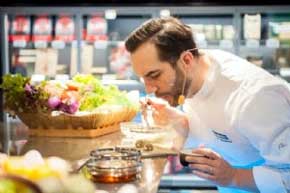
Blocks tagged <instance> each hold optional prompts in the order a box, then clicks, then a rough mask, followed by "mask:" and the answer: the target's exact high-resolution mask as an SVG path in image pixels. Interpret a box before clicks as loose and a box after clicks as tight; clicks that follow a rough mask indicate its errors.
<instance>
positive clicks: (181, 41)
mask: <svg viewBox="0 0 290 193" xmlns="http://www.w3.org/2000/svg"><path fill="white" fill-rule="evenodd" d="M149 41H150V42H151V43H153V44H154V45H155V46H156V48H157V51H158V56H159V59H160V60H161V61H167V62H169V63H170V64H171V65H172V67H175V65H176V61H177V60H178V58H179V56H180V54H181V53H182V52H183V51H185V50H188V49H193V48H196V44H195V42H194V40H193V34H192V31H191V28H190V27H189V26H187V25H185V24H183V23H182V22H181V21H180V20H178V19H176V18H173V17H167V18H155V19H150V20H149V21H146V22H145V23H143V24H142V25H141V26H140V27H138V28H137V29H136V30H134V31H133V32H132V33H131V34H130V35H129V36H128V38H127V40H126V42H125V46H126V49H127V50H128V51H129V52H131V53H133V52H135V51H136V50H137V49H138V48H139V47H140V46H141V45H142V44H143V43H145V42H149ZM191 52H192V54H193V55H194V56H198V55H199V54H198V50H197V49H195V50H193V51H191Z"/></svg>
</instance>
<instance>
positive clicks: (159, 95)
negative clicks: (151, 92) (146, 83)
mask: <svg viewBox="0 0 290 193" xmlns="http://www.w3.org/2000/svg"><path fill="white" fill-rule="evenodd" d="M168 95H169V96H171V95H172V93H171V92H164V93H155V96H156V97H163V96H168Z"/></svg>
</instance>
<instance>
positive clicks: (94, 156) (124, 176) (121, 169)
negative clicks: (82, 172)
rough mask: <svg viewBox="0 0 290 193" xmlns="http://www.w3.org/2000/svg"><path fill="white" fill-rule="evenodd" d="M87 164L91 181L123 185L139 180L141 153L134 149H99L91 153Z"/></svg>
mask: <svg viewBox="0 0 290 193" xmlns="http://www.w3.org/2000/svg"><path fill="white" fill-rule="evenodd" d="M90 157H91V158H90V160H89V161H88V163H87V168H88V172H89V173H90V175H91V180H92V181H94V182H99V183H124V182H130V181H134V180H137V179H139V178H140V172H141V166H142V163H141V152H140V151H139V150H137V149H135V148H123V147H115V148H101V149H96V150H93V151H91V153H90Z"/></svg>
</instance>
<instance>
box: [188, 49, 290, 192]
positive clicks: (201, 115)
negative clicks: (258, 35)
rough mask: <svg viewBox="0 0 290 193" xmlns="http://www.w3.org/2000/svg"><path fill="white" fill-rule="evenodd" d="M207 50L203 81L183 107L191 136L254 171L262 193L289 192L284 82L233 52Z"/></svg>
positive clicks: (288, 109)
mask: <svg viewBox="0 0 290 193" xmlns="http://www.w3.org/2000/svg"><path fill="white" fill-rule="evenodd" d="M206 52H207V53H208V54H209V55H210V57H211V61H212V64H211V66H210V68H209V72H208V75H207V79H206V80H205V82H204V84H203V86H202V88H201V89H200V91H198V93H196V94H195V95H194V96H193V97H192V98H188V99H186V100H185V104H184V106H183V109H184V111H185V112H186V114H187V115H188V118H189V125H190V135H191V138H193V139H194V141H195V142H196V143H197V144H204V145H205V146H206V147H209V148H212V149H213V150H215V151H216V152H218V153H219V154H221V155H222V156H223V158H224V159H225V160H226V161H227V162H229V163H230V164H231V165H232V166H234V167H243V168H253V175H254V179H255V183H256V185H257V187H258V189H259V190H260V192H261V193H284V192H287V191H288V192H290V87H289V85H288V83H287V82H286V81H284V80H282V79H280V78H278V77H275V76H273V75H271V74H269V73H268V72H266V71H265V70H263V69H261V68H259V67H256V66H255V65H253V64H251V63H249V62H248V61H246V60H244V59H242V58H239V57H237V56H235V55H233V54H231V53H227V52H224V51H221V50H206ZM193 81H194V79H193Z"/></svg>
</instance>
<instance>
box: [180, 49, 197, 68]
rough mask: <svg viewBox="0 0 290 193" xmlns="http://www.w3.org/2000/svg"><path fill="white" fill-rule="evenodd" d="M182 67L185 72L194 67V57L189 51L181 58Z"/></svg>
mask: <svg viewBox="0 0 290 193" xmlns="http://www.w3.org/2000/svg"><path fill="white" fill-rule="evenodd" d="M180 59H181V66H180V67H182V69H183V70H185V71H188V70H189V69H190V68H191V66H192V65H193V60H194V57H193V55H192V54H191V53H190V52H189V51H184V52H183V53H182V54H181V56H180Z"/></svg>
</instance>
